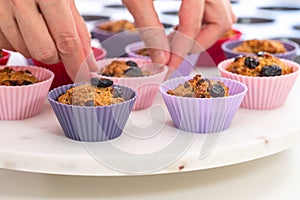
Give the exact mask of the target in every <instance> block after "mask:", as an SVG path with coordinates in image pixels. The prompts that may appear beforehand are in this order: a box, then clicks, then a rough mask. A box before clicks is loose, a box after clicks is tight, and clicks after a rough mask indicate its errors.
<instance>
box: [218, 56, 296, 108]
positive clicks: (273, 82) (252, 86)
mask: <svg viewBox="0 0 300 200" xmlns="http://www.w3.org/2000/svg"><path fill="white" fill-rule="evenodd" d="M280 60H281V62H283V63H284V64H286V65H288V66H290V67H291V68H292V69H293V73H290V74H286V75H281V76H270V77H253V76H243V75H239V74H235V73H232V72H229V71H227V70H226V68H227V67H228V65H230V64H231V63H232V62H233V61H234V58H232V59H227V60H225V61H223V62H221V63H219V65H218V69H219V71H220V73H221V76H222V77H225V78H230V79H233V80H236V81H240V82H242V83H244V84H246V85H247V87H248V93H247V94H246V96H245V98H244V100H243V102H242V104H241V107H243V108H247V109H255V110H268V109H275V108H279V107H281V106H283V105H284V103H285V101H286V99H287V97H288V95H289V93H290V91H291V89H292V87H293V85H294V83H295V81H296V79H297V77H298V75H299V64H297V63H295V62H293V61H290V60H286V59H280Z"/></svg>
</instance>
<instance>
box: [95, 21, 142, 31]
mask: <svg viewBox="0 0 300 200" xmlns="http://www.w3.org/2000/svg"><path fill="white" fill-rule="evenodd" d="M98 28H99V29H100V30H105V31H110V32H114V33H119V32H122V31H134V30H136V27H135V25H134V24H133V23H132V22H129V21H127V20H117V21H109V22H106V23H103V24H101V25H99V26H98Z"/></svg>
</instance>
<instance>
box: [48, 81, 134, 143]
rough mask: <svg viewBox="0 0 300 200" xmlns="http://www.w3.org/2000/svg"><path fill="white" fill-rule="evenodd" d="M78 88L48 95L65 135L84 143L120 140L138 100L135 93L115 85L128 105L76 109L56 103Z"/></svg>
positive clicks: (57, 89)
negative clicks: (60, 97) (64, 94)
mask: <svg viewBox="0 0 300 200" xmlns="http://www.w3.org/2000/svg"><path fill="white" fill-rule="evenodd" d="M79 84H82V83H79ZM76 85H78V84H69V85H64V86H61V87H58V88H55V89H53V90H51V91H50V92H49V94H48V100H49V102H50V104H51V106H52V108H53V111H54V113H55V115H56V117H57V119H58V121H59V123H60V125H61V127H62V129H63V131H64V133H65V135H66V136H67V137H68V138H71V139H74V140H79V141H85V142H97V141H107V140H111V139H114V138H117V137H119V136H120V135H121V133H122V132H123V129H124V127H125V124H126V122H127V120H128V117H129V115H130V113H131V110H132V107H133V104H134V102H135V100H136V93H135V91H133V90H132V89H130V88H128V87H125V86H120V85H114V87H118V88H120V89H121V90H122V93H123V95H122V96H123V98H124V99H125V100H126V101H125V102H122V103H117V104H113V105H109V106H94V107H87V106H73V105H66V104H62V103H59V102H58V101H57V98H58V97H59V96H60V95H61V94H63V93H65V92H66V91H67V90H68V89H69V88H71V87H73V86H76Z"/></svg>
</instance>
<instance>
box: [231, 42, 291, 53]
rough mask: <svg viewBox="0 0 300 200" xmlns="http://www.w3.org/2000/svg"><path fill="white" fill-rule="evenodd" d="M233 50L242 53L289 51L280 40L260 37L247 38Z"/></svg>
mask: <svg viewBox="0 0 300 200" xmlns="http://www.w3.org/2000/svg"><path fill="white" fill-rule="evenodd" d="M232 50H233V51H235V52H240V53H259V52H267V53H271V54H274V53H284V52H287V50H286V48H285V47H284V45H283V43H282V42H280V41H276V40H258V39H253V40H246V41H244V42H242V43H241V44H240V45H238V46H237V47H235V48H233V49H232Z"/></svg>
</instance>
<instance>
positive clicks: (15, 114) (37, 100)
mask: <svg viewBox="0 0 300 200" xmlns="http://www.w3.org/2000/svg"><path fill="white" fill-rule="evenodd" d="M53 78H54V74H53V72H51V71H50V70H47V69H44V68H41V67H35V66H0V120H22V119H26V118H30V117H34V116H36V115H38V114H39V113H40V112H41V110H42V106H43V104H44V101H45V99H46V96H47V93H48V91H49V88H50V85H51V83H52V81H53Z"/></svg>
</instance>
